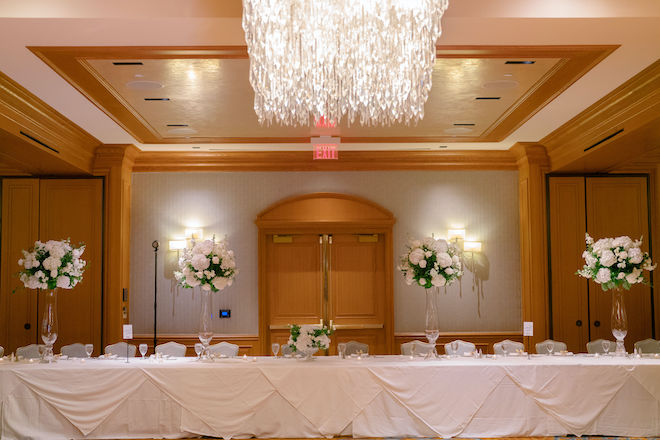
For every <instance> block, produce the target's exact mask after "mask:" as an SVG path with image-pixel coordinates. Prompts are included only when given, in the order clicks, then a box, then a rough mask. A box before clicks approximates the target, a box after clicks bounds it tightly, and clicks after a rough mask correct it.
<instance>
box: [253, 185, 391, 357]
mask: <svg viewBox="0 0 660 440" xmlns="http://www.w3.org/2000/svg"><path fill="white" fill-rule="evenodd" d="M395 222H396V219H395V218H394V216H393V215H392V213H391V212H390V211H388V210H387V209H385V208H383V207H382V206H380V205H378V204H376V203H374V202H372V201H370V200H367V199H364V198H362V197H358V196H353V195H347V194H339V193H311V194H305V195H300V196H294V197H289V198H286V199H283V200H280V201H279V202H277V203H275V204H273V205H271V206H270V207H268V208H266V209H265V210H264V211H262V212H261V213H259V215H257V218H256V220H255V223H256V225H257V227H258V229H259V248H258V249H259V260H258V263H259V341H260V345H261V352H262V353H264V354H267V353H269V352H270V347H268V346H267V342H266V337H265V336H266V334H267V332H268V324H267V322H266V321H267V317H268V298H266V295H265V292H266V238H267V236H269V235H273V234H294V233H319V234H324V233H325V234H332V233H342V232H344V233H351V232H360V233H368V234H382V235H383V237H384V240H385V258H386V264H385V280H384V281H385V292H384V295H385V327H386V329H385V339H386V342H385V343H386V347H387V349H388V351H389V352H392V350H393V348H394V293H393V282H394V266H393V263H394V254H393V241H392V227H393V225H394V223H395Z"/></svg>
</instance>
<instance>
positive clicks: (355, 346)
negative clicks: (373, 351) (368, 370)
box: [344, 341, 369, 356]
mask: <svg viewBox="0 0 660 440" xmlns="http://www.w3.org/2000/svg"><path fill="white" fill-rule="evenodd" d="M360 352H361V353H362V354H369V346H368V345H367V344H363V343H362V342H358V341H348V342H347V343H346V351H345V352H344V353H345V354H346V356H350V355H352V354H358V353H360Z"/></svg>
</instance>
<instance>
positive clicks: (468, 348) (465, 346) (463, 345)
mask: <svg viewBox="0 0 660 440" xmlns="http://www.w3.org/2000/svg"><path fill="white" fill-rule="evenodd" d="M454 342H458V348H457V349H456V352H455V353H454V350H452V349H451V344H452V343H451V342H448V343H446V344H445V353H446V354H448V355H454V356H463V355H464V354H466V353H468V354H469V353H474V351H475V350H476V348H477V346H476V345H474V344H473V343H472V342H466V341H461V340H460V339H458V340H456V341H454Z"/></svg>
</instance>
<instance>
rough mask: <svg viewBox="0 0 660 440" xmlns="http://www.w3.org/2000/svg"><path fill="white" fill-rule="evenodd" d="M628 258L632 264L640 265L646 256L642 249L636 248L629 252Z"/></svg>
mask: <svg viewBox="0 0 660 440" xmlns="http://www.w3.org/2000/svg"><path fill="white" fill-rule="evenodd" d="M628 258H629V259H630V262H631V263H632V264H639V263H641V262H642V260H643V259H644V254H643V253H642V250H641V249H640V248H638V247H634V248H630V250H628Z"/></svg>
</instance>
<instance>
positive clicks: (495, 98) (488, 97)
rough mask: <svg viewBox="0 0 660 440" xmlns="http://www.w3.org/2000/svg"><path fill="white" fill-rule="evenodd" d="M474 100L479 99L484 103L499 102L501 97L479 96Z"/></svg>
mask: <svg viewBox="0 0 660 440" xmlns="http://www.w3.org/2000/svg"><path fill="white" fill-rule="evenodd" d="M474 99H479V100H482V101H488V100H498V99H500V97H499V96H477V97H476V98H474Z"/></svg>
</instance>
